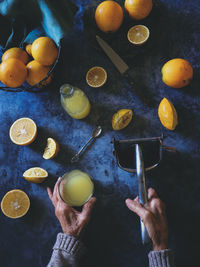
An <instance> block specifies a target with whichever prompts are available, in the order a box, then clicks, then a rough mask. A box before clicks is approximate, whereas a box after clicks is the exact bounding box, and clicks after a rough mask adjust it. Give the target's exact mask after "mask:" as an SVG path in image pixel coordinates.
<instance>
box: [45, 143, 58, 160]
mask: <svg viewBox="0 0 200 267" xmlns="http://www.w3.org/2000/svg"><path fill="white" fill-rule="evenodd" d="M58 151H59V144H58V142H57V141H56V140H55V139H53V138H48V139H47V145H46V147H45V150H44V154H43V158H44V159H52V158H54V157H55V156H56V155H57V154H58Z"/></svg>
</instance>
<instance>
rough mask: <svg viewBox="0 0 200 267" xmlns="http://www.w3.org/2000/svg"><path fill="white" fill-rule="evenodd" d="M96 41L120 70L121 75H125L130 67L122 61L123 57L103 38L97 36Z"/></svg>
mask: <svg viewBox="0 0 200 267" xmlns="http://www.w3.org/2000/svg"><path fill="white" fill-rule="evenodd" d="M96 40H97V42H98V43H99V45H100V46H101V48H102V49H103V51H104V52H105V54H106V55H107V56H108V57H109V58H110V60H111V61H112V63H113V64H114V65H115V67H116V68H117V69H118V71H119V72H120V73H121V74H124V73H125V72H126V71H127V70H128V69H129V66H128V65H127V64H126V63H125V62H124V61H123V59H121V57H120V56H119V55H118V54H117V53H116V52H115V51H114V50H113V49H112V48H111V47H110V46H109V45H108V44H107V43H106V42H105V41H104V40H103V39H101V37H99V36H98V35H96Z"/></svg>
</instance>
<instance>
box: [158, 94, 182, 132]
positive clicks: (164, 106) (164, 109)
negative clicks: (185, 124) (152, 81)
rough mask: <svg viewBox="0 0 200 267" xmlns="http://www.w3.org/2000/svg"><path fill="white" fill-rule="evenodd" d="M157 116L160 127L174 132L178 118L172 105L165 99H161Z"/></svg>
mask: <svg viewBox="0 0 200 267" xmlns="http://www.w3.org/2000/svg"><path fill="white" fill-rule="evenodd" d="M158 116H159V118H160V121H161V123H162V125H163V126H164V127H165V128H167V129H169V130H174V129H175V128H176V126H177V124H178V116H177V112H176V109H175V107H174V105H173V104H172V103H171V102H170V101H169V100H168V99H167V98H163V100H162V101H161V102H160V105H159V107H158Z"/></svg>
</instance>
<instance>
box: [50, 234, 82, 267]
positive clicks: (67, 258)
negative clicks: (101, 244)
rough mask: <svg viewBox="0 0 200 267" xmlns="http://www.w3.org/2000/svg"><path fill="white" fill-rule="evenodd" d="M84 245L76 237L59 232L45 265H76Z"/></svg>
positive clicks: (55, 266)
mask: <svg viewBox="0 0 200 267" xmlns="http://www.w3.org/2000/svg"><path fill="white" fill-rule="evenodd" d="M84 252H85V247H84V246H83V244H82V242H81V241H79V240H78V239H77V238H75V237H73V236H70V235H67V234H63V233H59V234H58V235H57V239H56V243H55V245H54V247H53V253H52V256H51V259H50V262H49V264H48V265H47V267H64V266H65V267H78V266H79V264H78V260H79V258H80V257H81V255H82V254H84Z"/></svg>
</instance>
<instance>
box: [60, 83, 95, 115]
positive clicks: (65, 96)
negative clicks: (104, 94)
mask: <svg viewBox="0 0 200 267" xmlns="http://www.w3.org/2000/svg"><path fill="white" fill-rule="evenodd" d="M60 95H61V104H62V107H63V108H64V109H65V111H66V112H67V113H68V114H69V115H70V116H71V117H72V118H74V119H83V118H85V117H87V116H88V114H89V113H90V108H91V106H90V101H89V99H88V98H87V96H86V95H85V93H84V92H83V91H82V90H81V89H79V88H77V87H74V86H72V85H70V84H63V85H62V86H61V87H60Z"/></svg>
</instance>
